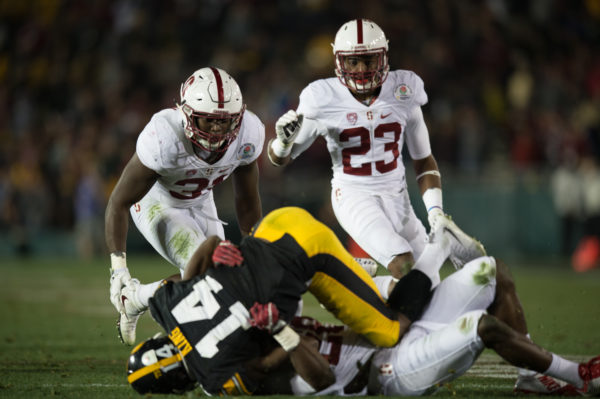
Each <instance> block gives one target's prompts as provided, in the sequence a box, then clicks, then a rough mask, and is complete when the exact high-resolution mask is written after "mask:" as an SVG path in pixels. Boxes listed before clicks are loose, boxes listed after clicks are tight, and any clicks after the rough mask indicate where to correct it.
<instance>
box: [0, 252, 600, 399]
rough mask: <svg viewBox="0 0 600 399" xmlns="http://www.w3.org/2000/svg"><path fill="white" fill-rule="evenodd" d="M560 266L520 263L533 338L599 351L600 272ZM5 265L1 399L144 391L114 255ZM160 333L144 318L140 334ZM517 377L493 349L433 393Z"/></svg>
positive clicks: (495, 391) (574, 350)
mask: <svg viewBox="0 0 600 399" xmlns="http://www.w3.org/2000/svg"><path fill="white" fill-rule="evenodd" d="M129 263H130V269H131V270H132V274H134V275H135V276H136V277H138V278H140V280H142V281H143V282H148V281H150V280H155V279H158V278H160V277H163V276H165V275H167V274H171V273H172V272H173V270H174V269H173V268H172V267H170V266H168V265H166V264H165V263H164V262H162V261H161V260H160V259H159V258H158V257H137V258H135V257H132V259H131V260H130V262H129ZM558 263H559V262H556V261H555V262H552V263H551V264H546V265H544V264H527V265H524V264H518V265H516V266H515V267H513V273H514V275H515V279H516V281H517V290H518V292H519V294H520V297H521V299H522V301H523V303H524V306H525V310H526V312H527V316H528V320H529V328H530V332H531V335H532V337H533V339H534V340H536V341H537V342H538V343H540V344H541V345H543V346H545V347H547V348H549V349H551V350H553V351H555V352H557V353H560V354H564V355H567V357H570V358H573V359H584V358H587V357H589V356H591V355H595V354H600V339H599V338H600V334H599V331H600V317H599V316H600V270H593V271H592V272H589V273H587V274H575V273H574V272H572V271H571V269H570V268H568V267H567V266H562V267H561V266H560V265H558ZM0 264H1V266H0V271H1V273H2V276H3V278H2V282H3V284H2V289H1V290H0V299H1V300H0V317H1V322H0V397H2V398H39V397H44V398H46V397H60V398H93V397H101V398H136V397H139V395H138V394H137V393H135V392H134V391H133V390H132V389H131V388H130V387H129V386H128V384H127V381H126V378H125V363H126V360H127V356H128V353H129V349H128V347H125V346H124V345H122V344H121V343H120V342H119V341H118V339H117V335H116V330H115V319H116V314H115V311H114V309H113V308H112V305H111V304H110V301H109V300H108V260H107V259H102V260H99V261H93V262H81V261H76V260H72V259H36V260H26V261H23V260H13V259H3V260H0ZM307 302H308V304H307V306H306V307H305V309H306V310H305V312H306V313H309V314H313V315H314V314H318V315H321V316H323V317H325V318H328V319H329V316H328V315H327V314H326V313H324V311H322V310H321V309H320V308H319V307H318V306H317V305H316V304H315V303H314V301H312V300H311V298H308V299H307ZM158 331H160V328H159V327H158V325H156V324H155V323H154V322H153V321H152V320H151V318H150V317H149V316H147V315H145V316H144V317H143V318H142V320H141V322H140V324H139V328H138V339H140V340H141V339H144V338H146V337H149V336H151V335H152V334H154V333H155V332H158ZM514 377H515V371H514V369H513V368H511V367H509V366H507V365H506V364H505V363H503V362H502V361H501V359H500V358H498V357H497V356H495V355H494V354H492V353H488V352H487V351H486V352H485V353H484V355H483V356H482V357H481V358H480V360H479V361H478V362H477V364H476V365H475V367H474V368H473V369H472V370H471V371H470V372H469V373H468V374H467V375H465V376H463V377H462V378H460V379H458V380H456V381H455V382H454V383H453V384H451V385H449V386H446V387H443V388H442V389H441V390H440V391H439V392H438V393H437V394H436V395H435V396H465V397H479V396H487V397H503V396H506V397H511V396H512V384H513V382H514ZM188 396H190V397H195V396H200V392H199V391H198V392H195V393H192V394H188ZM154 397H166V396H159V395H155V396H154ZM173 397H177V396H173Z"/></svg>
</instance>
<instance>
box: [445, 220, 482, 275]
mask: <svg viewBox="0 0 600 399" xmlns="http://www.w3.org/2000/svg"><path fill="white" fill-rule="evenodd" d="M438 223H439V226H438V228H437V229H436V232H435V233H434V234H436V235H437V234H439V232H440V231H441V232H442V234H443V235H444V236H446V237H447V238H448V241H449V243H450V255H449V258H450V261H451V262H452V264H453V265H454V267H455V268H456V269H460V268H461V267H463V266H464V264H465V263H467V262H469V261H471V260H473V259H475V258H479V257H480V256H486V251H485V248H484V247H483V244H481V243H480V242H479V241H477V240H476V239H475V238H473V237H471V236H470V235H468V234H467V233H465V232H464V231H462V230H461V229H460V228H459V227H458V226H457V225H456V223H454V222H453V221H452V219H451V218H450V216H448V215H444V216H442V217H440V220H439V222H438Z"/></svg>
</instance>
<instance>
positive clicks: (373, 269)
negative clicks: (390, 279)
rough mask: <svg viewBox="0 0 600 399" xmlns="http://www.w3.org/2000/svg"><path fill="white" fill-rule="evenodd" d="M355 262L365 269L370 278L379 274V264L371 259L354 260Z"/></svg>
mask: <svg viewBox="0 0 600 399" xmlns="http://www.w3.org/2000/svg"><path fill="white" fill-rule="evenodd" d="M354 260H355V261H356V262H357V263H358V264H359V265H360V266H361V267H362V268H363V269H365V271H366V272H367V273H369V276H371V277H375V275H376V274H377V262H375V261H374V260H373V259H371V258H354Z"/></svg>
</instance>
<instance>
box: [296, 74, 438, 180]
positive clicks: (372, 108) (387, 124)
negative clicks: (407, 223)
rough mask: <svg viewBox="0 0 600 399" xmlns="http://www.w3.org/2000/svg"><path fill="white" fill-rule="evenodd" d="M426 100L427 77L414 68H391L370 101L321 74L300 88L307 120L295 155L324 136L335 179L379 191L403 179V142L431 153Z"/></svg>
mask: <svg viewBox="0 0 600 399" xmlns="http://www.w3.org/2000/svg"><path fill="white" fill-rule="evenodd" d="M426 103H427V94H426V93H425V89H424V85H423V80H422V79H421V78H420V77H419V76H418V75H416V74H415V73H414V72H411V71H405V70H397V71H391V72H390V73H389V74H388V77H387V79H386V80H385V82H384V83H383V86H382V87H381V93H380V94H379V97H378V98H377V99H376V100H375V101H374V102H373V103H372V104H371V105H369V106H367V105H365V104H363V103H361V102H360V101H358V100H356V99H355V98H354V97H353V96H352V94H351V93H350V91H349V90H348V88H346V87H345V86H343V85H342V84H341V83H340V81H339V79H338V78H329V79H322V80H317V81H315V82H313V83H311V84H309V85H308V86H307V87H306V88H305V89H304V90H303V91H302V93H301V94H300V103H299V105H298V109H297V112H298V113H301V114H303V115H304V123H303V125H302V128H301V130H300V132H299V134H298V137H297V138H296V140H295V142H294V147H293V149H292V158H296V157H297V156H298V155H300V153H302V152H303V151H304V150H306V149H307V148H308V147H309V146H310V145H311V144H312V143H313V142H314V140H315V139H316V138H317V137H318V136H323V137H324V138H325V140H326V142H327V148H328V150H329V154H330V155H331V161H332V169H333V183H334V184H335V183H337V184H350V185H355V186H356V185H360V186H361V187H363V188H365V189H372V190H375V191H380V190H382V189H385V188H386V187H395V188H397V187H399V186H401V185H404V184H405V182H404V174H405V173H404V165H403V163H402V147H403V145H404V143H405V142H406V145H407V146H408V151H409V154H410V156H411V157H412V159H422V158H425V157H427V156H429V155H430V154H431V147H430V144H429V135H428V132H427V128H426V127H425V124H424V122H423V117H422V114H421V109H420V107H421V106H422V105H424V104H426Z"/></svg>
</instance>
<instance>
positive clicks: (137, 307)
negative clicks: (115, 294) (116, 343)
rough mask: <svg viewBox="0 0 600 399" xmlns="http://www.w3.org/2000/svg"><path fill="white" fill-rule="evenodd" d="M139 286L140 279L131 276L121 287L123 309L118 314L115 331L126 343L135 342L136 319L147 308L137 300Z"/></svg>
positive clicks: (131, 343)
mask: <svg viewBox="0 0 600 399" xmlns="http://www.w3.org/2000/svg"><path fill="white" fill-rule="evenodd" d="M139 287H140V281H139V280H138V279H136V278H132V279H131V280H129V281H128V282H127V284H126V285H125V287H123V289H121V298H120V300H121V303H122V304H123V309H125V311H124V312H121V314H120V315H119V319H118V320H117V331H118V332H119V339H120V340H121V342H123V343H124V344H126V345H133V344H134V343H135V328H136V326H137V321H138V319H139V318H140V316H141V315H142V314H143V313H144V312H145V311H146V309H148V307H146V306H142V305H141V304H140V303H139V302H138V300H137V295H136V293H137V290H138V289H139Z"/></svg>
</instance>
